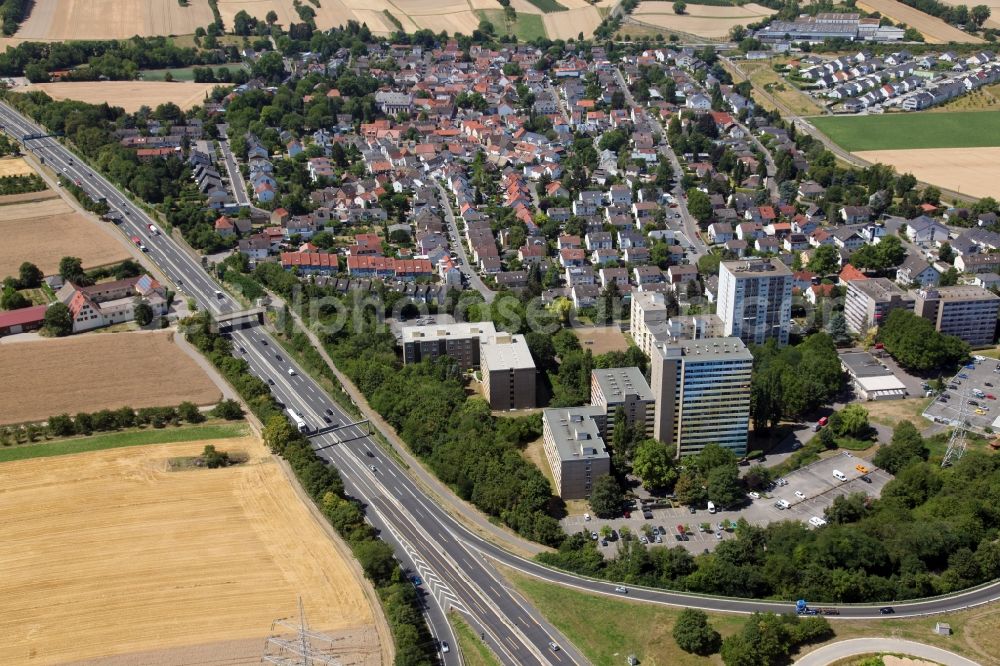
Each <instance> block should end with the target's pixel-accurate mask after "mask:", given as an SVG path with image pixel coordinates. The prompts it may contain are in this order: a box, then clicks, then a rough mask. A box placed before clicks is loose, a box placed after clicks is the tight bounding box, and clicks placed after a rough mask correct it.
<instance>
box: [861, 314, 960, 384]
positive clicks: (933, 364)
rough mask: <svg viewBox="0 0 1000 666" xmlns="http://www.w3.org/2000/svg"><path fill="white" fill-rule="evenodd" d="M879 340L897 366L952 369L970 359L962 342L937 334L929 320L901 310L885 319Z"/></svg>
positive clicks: (926, 369)
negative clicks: (960, 362)
mask: <svg viewBox="0 0 1000 666" xmlns="http://www.w3.org/2000/svg"><path fill="white" fill-rule="evenodd" d="M878 340H879V341H880V342H882V344H884V345H885V349H886V351H888V352H889V353H890V354H892V357H893V358H894V359H896V361H897V362H898V363H899V364H900V365H902V366H903V367H904V368H907V369H911V370H916V371H922V372H925V371H928V370H943V369H945V368H949V367H954V366H955V365H957V364H958V362H959V361H963V360H965V359H966V358H968V356H969V346H968V345H967V344H966V343H965V342H963V341H962V340H960V339H958V338H957V337H955V336H953V335H943V334H941V333H939V332H938V331H936V330H935V329H934V324H932V323H931V322H930V321H929V320H927V319H924V318H923V317H919V316H917V315H915V314H914V313H912V312H910V311H909V310H903V309H900V308H895V309H893V310H891V311H890V312H889V316H887V317H885V321H884V322H883V323H882V325H881V326H880V327H879V331H878Z"/></svg>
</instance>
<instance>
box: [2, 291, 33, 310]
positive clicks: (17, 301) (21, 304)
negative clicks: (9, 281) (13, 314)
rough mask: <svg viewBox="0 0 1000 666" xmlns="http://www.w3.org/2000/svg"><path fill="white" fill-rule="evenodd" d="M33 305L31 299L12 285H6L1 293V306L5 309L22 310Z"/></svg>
mask: <svg viewBox="0 0 1000 666" xmlns="http://www.w3.org/2000/svg"><path fill="white" fill-rule="evenodd" d="M30 305H31V301H29V300H28V298H27V297H26V296H25V295H24V294H22V293H21V292H19V291H17V290H16V289H14V287H12V286H9V285H8V286H6V287H4V289H3V294H2V295H0V308H3V309H4V310H20V309H22V308H26V307H28V306H30Z"/></svg>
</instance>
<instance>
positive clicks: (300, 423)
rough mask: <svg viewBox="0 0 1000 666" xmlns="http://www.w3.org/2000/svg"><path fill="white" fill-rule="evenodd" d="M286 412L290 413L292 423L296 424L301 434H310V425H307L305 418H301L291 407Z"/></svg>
mask: <svg viewBox="0 0 1000 666" xmlns="http://www.w3.org/2000/svg"><path fill="white" fill-rule="evenodd" d="M285 411H287V412H288V418H290V419H291V420H292V423H294V424H295V427H296V428H298V429H299V432H309V424H307V423H306V420H305V419H304V418H302V417H301V416H299V413H298V412H296V411H295V410H294V409H292V408H291V407H289V408H288V409H287V410H285Z"/></svg>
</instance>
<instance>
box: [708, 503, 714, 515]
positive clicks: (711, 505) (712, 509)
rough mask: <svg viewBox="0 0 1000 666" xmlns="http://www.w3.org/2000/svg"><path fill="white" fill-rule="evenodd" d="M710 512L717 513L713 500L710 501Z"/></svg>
mask: <svg viewBox="0 0 1000 666" xmlns="http://www.w3.org/2000/svg"><path fill="white" fill-rule="evenodd" d="M708 512H709V513H715V504H713V503H712V502H709V503H708Z"/></svg>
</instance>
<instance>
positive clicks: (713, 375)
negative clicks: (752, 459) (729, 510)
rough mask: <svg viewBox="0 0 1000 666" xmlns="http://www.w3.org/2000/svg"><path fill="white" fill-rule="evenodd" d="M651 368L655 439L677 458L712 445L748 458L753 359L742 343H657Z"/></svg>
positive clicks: (719, 340)
mask: <svg viewBox="0 0 1000 666" xmlns="http://www.w3.org/2000/svg"><path fill="white" fill-rule="evenodd" d="M651 363H652V372H651V375H652V382H651V383H652V391H653V396H654V397H655V399H656V410H655V415H654V433H655V437H656V439H658V440H660V441H662V442H665V443H667V444H668V445H671V446H674V447H676V451H677V455H678V456H688V455H692V454H695V453H698V452H699V451H701V450H702V449H703V448H705V446H706V445H707V444H711V443H715V444H719V445H720V446H723V447H725V448H727V449H730V450H732V451H733V452H734V453H735V454H736V455H737V456H743V455H746V450H747V434H748V431H749V429H750V371H751V369H752V368H753V356H752V355H751V354H750V350H748V349H747V347H746V345H745V344H744V343H743V341H742V340H740V339H739V338H737V337H728V338H713V339H708V340H683V341H679V342H673V343H658V344H656V345H655V346H654V347H653V355H652V357H651Z"/></svg>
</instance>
